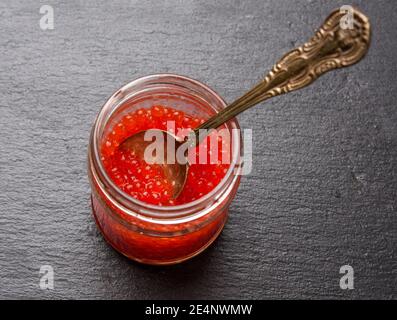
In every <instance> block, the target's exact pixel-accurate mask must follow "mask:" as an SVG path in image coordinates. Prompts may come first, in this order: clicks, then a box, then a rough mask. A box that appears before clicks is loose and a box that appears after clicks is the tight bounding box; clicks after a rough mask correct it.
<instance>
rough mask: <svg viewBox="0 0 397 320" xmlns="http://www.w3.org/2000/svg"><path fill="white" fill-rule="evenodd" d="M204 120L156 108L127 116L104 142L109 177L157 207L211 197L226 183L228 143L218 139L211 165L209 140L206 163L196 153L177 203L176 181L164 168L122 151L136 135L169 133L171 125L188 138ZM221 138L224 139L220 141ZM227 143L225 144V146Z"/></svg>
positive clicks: (159, 106)
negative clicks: (154, 131)
mask: <svg viewBox="0 0 397 320" xmlns="http://www.w3.org/2000/svg"><path fill="white" fill-rule="evenodd" d="M203 122H204V119H202V118H198V117H192V116H190V115H187V114H185V113H184V112H182V111H179V110H176V109H173V108H170V107H165V106H161V105H154V106H152V107H151V108H149V109H139V110H137V111H135V112H134V113H131V114H127V115H125V116H123V117H122V119H121V120H120V121H119V122H118V123H117V125H115V126H114V128H113V130H112V131H111V132H109V134H108V135H107V137H106V138H105V139H104V142H103V145H102V148H101V155H102V161H103V164H104V167H105V170H106V172H107V174H108V175H109V176H110V177H111V179H112V180H113V181H114V182H115V183H116V185H117V186H118V187H119V188H121V189H122V190H123V191H124V192H126V193H128V194H129V195H131V196H133V197H134V198H136V199H139V200H141V201H144V202H147V203H151V204H156V205H178V204H184V203H187V202H191V201H194V200H196V199H198V198H200V197H202V196H204V195H205V194H207V193H209V192H210V191H211V190H212V189H214V188H215V186H216V185H217V184H218V183H219V182H220V181H221V180H222V178H223V177H224V176H225V173H226V172H227V169H228V164H227V163H226V164H223V163H222V152H227V151H226V148H225V141H224V140H223V139H218V146H217V148H216V149H217V150H216V151H217V152H218V157H217V158H216V159H217V161H215V162H214V161H212V162H211V161H210V152H212V151H214V150H212V149H211V144H210V140H209V138H207V139H205V140H204V141H203V142H202V144H204V147H205V149H204V152H206V153H207V159H206V161H205V162H206V163H199V162H200V161H199V156H198V154H199V150H200V149H199V147H196V149H195V150H194V152H193V157H196V159H197V161H196V163H194V164H191V165H190V168H189V171H188V176H187V180H186V184H185V187H184V189H183V190H182V192H181V194H180V195H179V197H178V198H177V199H173V198H172V189H173V187H172V183H173V182H172V181H168V180H167V179H166V177H165V175H164V172H163V171H162V167H161V166H160V165H156V164H147V163H146V162H145V161H144V160H143V159H140V158H139V157H137V156H135V155H134V154H133V153H132V151H131V150H127V149H125V148H119V145H120V144H121V143H122V142H123V141H124V140H125V139H126V138H128V137H130V136H132V135H134V134H135V133H137V132H139V131H142V130H148V129H161V130H167V126H168V128H169V125H170V123H172V124H173V126H172V127H175V132H174V133H176V134H177V135H184V134H186V132H187V129H192V128H195V127H197V126H198V125H199V124H201V123H203ZM219 138H220V137H219ZM222 142H223V143H222Z"/></svg>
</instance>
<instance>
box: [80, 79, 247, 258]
mask: <svg viewBox="0 0 397 320" xmlns="http://www.w3.org/2000/svg"><path fill="white" fill-rule="evenodd" d="M153 105H164V106H167V107H170V108H173V109H176V110H180V111H183V112H184V113H185V114H186V115H189V116H193V117H195V116H197V117H201V118H204V119H207V118H209V117H210V116H211V115H213V114H215V113H217V112H219V111H220V110H221V109H223V108H225V107H226V104H225V102H224V101H223V100H222V98H221V97H220V96H219V95H217V94H216V93H215V92H214V91H212V90H211V89H210V88H208V87H207V86H205V85H203V84H202V83H200V82H198V81H195V80H192V79H189V78H186V77H182V76H178V75H172V74H158V75H151V76H147V77H143V78H140V79H137V80H135V81H132V82H130V83H128V84H127V85H125V86H124V87H122V88H121V89H120V90H118V91H117V92H116V93H114V94H113V95H112V96H111V97H110V98H109V100H108V101H107V102H106V103H105V105H104V106H103V108H102V110H101V111H100V113H99V114H98V116H97V119H96V121H95V123H94V126H93V128H92V132H91V136H90V141H89V147H88V176H89V180H90V184H91V190H92V196H91V200H92V212H93V215H94V218H95V221H96V223H97V226H98V228H99V229H100V231H101V232H102V234H103V236H104V237H105V239H106V240H107V242H109V243H110V244H111V245H112V247H114V248H115V249H116V250H117V251H119V252H120V253H122V254H123V255H125V256H127V257H128V258H130V259H133V260H135V261H138V262H141V263H146V264H154V265H161V264H174V263H179V262H182V261H184V260H187V259H189V258H191V257H193V256H195V255H197V254H199V253H200V252H202V251H203V250H205V249H206V248H207V247H208V246H209V245H210V244H211V243H212V242H213V241H214V240H215V239H216V238H217V236H218V235H219V234H220V232H221V231H222V229H223V226H224V224H225V222H226V219H227V215H228V207H229V205H230V202H231V201H232V199H233V198H234V196H235V194H236V191H237V188H238V186H239V183H240V170H241V166H240V155H241V153H242V141H241V135H240V130H236V129H240V128H239V125H238V122H237V120H236V119H232V120H230V121H228V122H227V123H226V124H225V125H224V128H226V129H227V131H228V133H229V134H230V137H231V139H230V153H231V154H230V165H229V167H228V170H227V172H226V173H225V176H224V177H223V179H222V180H221V181H220V182H219V184H218V185H217V186H216V187H215V188H214V189H213V190H212V191H210V192H209V193H207V194H205V195H204V196H202V197H200V198H198V199H196V200H194V201H192V202H188V203H184V204H180V205H174V206H159V205H153V204H149V203H146V202H143V201H140V200H137V199H136V198H134V197H132V196H130V195H129V194H127V193H125V192H124V191H122V190H121V189H120V188H119V187H118V186H117V185H116V184H115V183H114V181H112V179H111V178H110V177H109V175H108V174H107V172H106V170H105V168H104V164H103V158H102V157H101V153H100V152H101V146H102V145H103V143H104V139H105V137H106V135H107V133H109V132H110V131H111V130H113V128H114V126H115V125H117V124H118V123H119V121H120V119H121V118H122V117H123V116H125V115H128V114H131V113H133V112H135V111H136V110H138V109H142V108H143V109H148V108H151V107H152V106H153Z"/></svg>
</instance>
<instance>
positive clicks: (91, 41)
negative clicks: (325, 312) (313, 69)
mask: <svg viewBox="0 0 397 320" xmlns="http://www.w3.org/2000/svg"><path fill="white" fill-rule="evenodd" d="M43 4H50V5H52V6H53V7H54V10H55V30H47V31H42V30H41V29H40V27H39V19H40V18H41V15H40V13H39V8H40V6H41V5H43ZM342 4H346V1H326V0H322V1H308V0H307V1H304V0H300V1H286V0H282V1H281V0H272V1H265V0H244V1H226V0H225V1H219V0H216V1H212V0H211V1H209V0H208V1H193V0H188V1H182V0H175V1H120V2H118V1H117V2H112V1H105V0H103V1H83V0H82V1H63V3H58V2H55V1H50V0H48V1H19V0H18V1H16V0H6V1H4V0H2V1H1V3H0V45H1V49H0V177H1V179H0V211H1V212H0V298H121V299H124V298H132V299H135V298H141V299H149V298H253V299H260V298H396V297H397V288H396V286H397V265H396V256H395V249H396V240H397V235H396V232H397V225H396V211H397V203H396V198H397V194H396V191H397V144H396V138H397V130H396V123H397V109H396V99H397V94H396V89H397V85H396V80H397V79H396V73H397V67H396V64H397V58H396V50H397V41H396V29H397V22H396V21H397V20H396V19H395V14H396V13H397V2H396V1H394V0H390V1H355V2H354V4H357V5H358V6H359V7H360V8H361V9H362V10H363V11H364V12H365V13H367V14H368V15H369V17H370V18H371V21H372V25H373V41H372V47H371V49H370V51H369V54H368V55H367V57H366V58H365V60H363V61H362V62H361V63H360V64H358V65H356V66H354V67H352V68H350V69H344V70H339V71H336V72H332V73H329V74H327V75H325V76H324V77H323V78H322V79H321V80H320V81H318V82H317V83H315V84H314V85H312V86H311V87H308V88H306V89H304V90H301V91H298V92H295V93H292V94H288V95H286V96H282V97H279V98H275V99H273V100H271V101H268V102H267V103H265V104H263V105H260V106H258V107H256V108H255V109H252V110H251V111H249V112H246V113H245V114H243V115H241V116H239V120H240V123H241V126H242V127H243V128H252V129H253V132H254V137H255V143H254V156H253V157H254V159H253V161H254V168H253V172H252V174H251V175H249V176H246V177H244V178H243V180H242V183H241V187H240V189H239V192H238V195H237V197H236V199H235V201H234V202H233V204H232V205H231V209H230V220H229V222H228V224H227V225H226V227H225V230H224V232H223V233H222V235H221V237H220V238H219V239H218V241H216V243H215V245H213V246H212V247H211V248H210V249H209V250H207V251H206V252H205V253H203V254H201V255H200V256H199V257H196V258H195V259H193V260H191V261H189V262H187V263H184V264H181V265H176V266H172V267H162V268H156V267H147V266H142V265H138V264H135V263H132V262H130V261H128V260H127V259H125V258H123V257H122V256H120V255H119V254H117V253H116V252H115V251H113V250H112V249H111V248H110V247H109V246H108V245H107V244H106V243H105V242H104V240H103V239H102V237H101V235H100V234H99V233H98V231H97V230H96V227H95V225H94V222H93V219H92V217H91V214H90V206H89V194H90V190H89V185H88V182H87V176H86V162H85V161H86V149H87V142H88V136H89V130H90V127H91V124H92V122H93V120H94V117H95V115H96V114H97V112H98V111H99V109H100V107H101V106H102V104H103V103H104V102H105V100H106V99H107V98H108V97H109V95H110V94H111V93H113V92H114V91H115V90H116V89H118V88H119V87H120V86H121V85H123V84H124V83H126V82H128V81H129V80H132V79H134V78H137V77H140V76H143V75H147V74H150V73H160V72H172V73H178V74H183V75H187V76H191V77H193V78H196V79H198V80H200V81H202V82H204V83H206V84H208V85H209V86H211V87H212V88H214V89H215V90H216V91H218V92H219V93H220V94H221V95H222V96H224V97H225V99H226V100H227V101H229V102H230V101H232V100H233V99H234V98H236V97H237V96H239V95H240V94H242V93H243V92H244V91H245V90H246V89H248V88H250V87H251V86H252V85H253V84H255V83H256V82H257V80H259V79H260V78H261V76H262V75H264V74H265V72H266V71H267V70H268V69H269V68H270V67H271V66H272V65H273V63H274V62H275V61H276V60H277V59H278V58H279V57H280V56H281V55H282V54H283V53H285V52H286V51H287V50H290V49H292V48H293V47H294V46H296V45H299V44H301V43H302V42H304V41H306V40H307V39H308V38H309V37H310V36H311V35H312V33H313V30H314V29H315V28H316V27H318V26H319V25H320V24H321V23H322V21H323V20H324V18H325V17H326V16H327V15H328V13H329V12H330V11H331V10H332V9H334V8H336V7H338V6H340V5H342ZM43 264H50V265H52V266H53V267H54V269H55V289H54V290H52V291H42V290H40V288H39V268H40V266H41V265H43ZM344 264H350V265H352V266H353V268H354V271H355V289H354V290H347V291H344V290H341V289H340V288H339V278H340V275H339V268H340V266H342V265H344Z"/></svg>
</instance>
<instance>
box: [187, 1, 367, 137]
mask: <svg viewBox="0 0 397 320" xmlns="http://www.w3.org/2000/svg"><path fill="white" fill-rule="evenodd" d="M345 15H346V13H343V12H340V10H339V9H338V10H335V11H333V12H332V13H331V14H330V15H329V16H328V18H327V19H326V20H325V22H324V24H323V25H322V26H321V27H320V29H319V30H318V31H317V32H316V33H315V35H314V37H313V38H312V39H310V40H309V41H308V42H306V43H305V44H304V45H302V46H301V47H299V48H296V49H294V50H292V51H290V52H288V53H287V54H286V55H284V56H283V57H282V58H281V59H280V61H279V62H277V63H276V64H275V65H274V67H273V68H272V70H271V71H270V72H269V73H268V75H267V76H266V77H265V79H263V80H262V81H261V82H260V83H259V84H257V85H256V86H255V87H254V88H252V89H251V90H250V91H248V92H247V93H246V94H244V95H243V96H242V97H240V98H239V99H237V100H236V101H234V102H233V103H232V104H230V105H229V106H228V107H227V108H225V109H223V110H222V111H220V112H219V113H218V114H216V115H215V116H214V117H212V118H210V119H209V120H207V121H206V122H204V123H203V124H202V125H201V126H200V127H198V128H196V129H195V130H194V134H195V136H196V138H197V139H196V142H197V143H199V139H198V137H199V130H200V129H213V128H217V127H219V126H220V125H221V124H223V123H225V122H226V121H228V120H230V119H231V118H233V117H235V116H236V115H238V114H239V113H240V112H243V111H244V110H246V109H248V108H250V107H252V106H254V105H256V104H258V103H259V102H262V101H264V100H266V99H269V98H272V97H275V96H278V95H280V94H283V93H287V92H290V91H294V90H298V89H301V88H303V87H306V86H308V85H309V84H311V83H313V82H314V81H315V80H316V79H317V78H318V77H319V76H321V75H322V74H324V73H326V72H327V71H330V70H333V69H337V68H342V67H347V66H350V65H352V64H354V63H356V62H358V61H359V60H361V58H363V57H364V55H365V53H366V52H367V50H368V47H369V44H370V36H371V35H370V23H369V20H368V18H367V17H366V16H365V15H364V14H363V13H361V12H360V11H358V10H357V9H355V8H353V12H352V15H351V19H352V22H353V23H352V25H350V26H348V27H350V28H343V26H344V21H341V20H342V19H345V18H346V17H345ZM200 138H201V139H202V138H203V137H200Z"/></svg>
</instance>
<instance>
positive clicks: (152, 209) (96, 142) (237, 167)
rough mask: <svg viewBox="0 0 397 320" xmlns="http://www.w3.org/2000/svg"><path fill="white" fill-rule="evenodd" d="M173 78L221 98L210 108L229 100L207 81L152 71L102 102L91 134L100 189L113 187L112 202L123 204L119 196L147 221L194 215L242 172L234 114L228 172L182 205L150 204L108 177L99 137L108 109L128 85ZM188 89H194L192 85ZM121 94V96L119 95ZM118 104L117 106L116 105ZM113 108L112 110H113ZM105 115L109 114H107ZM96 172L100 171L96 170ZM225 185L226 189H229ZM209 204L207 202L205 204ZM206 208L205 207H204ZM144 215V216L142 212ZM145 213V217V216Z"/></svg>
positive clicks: (106, 190) (106, 191) (126, 209)
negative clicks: (124, 189)
mask: <svg viewBox="0 0 397 320" xmlns="http://www.w3.org/2000/svg"><path fill="white" fill-rule="evenodd" d="M170 80H175V81H182V82H186V83H187V84H190V85H192V86H195V87H197V88H199V89H201V90H204V91H205V92H206V93H208V94H210V95H211V97H212V98H215V99H216V100H217V102H219V104H220V106H221V108H220V109H219V108H218V109H219V110H218V109H216V108H215V106H212V105H211V108H212V109H213V110H214V111H215V112H219V111H220V110H221V109H223V108H225V107H226V102H225V101H224V100H223V99H222V98H221V96H220V95H219V94H217V93H216V92H215V91H214V90H212V89H211V88H209V87H208V86H206V85H205V84H203V83H201V82H200V81H197V80H194V79H191V78H188V77H186V76H181V75H177V74H170V73H161V74H152V75H147V76H144V77H141V78H138V79H136V80H133V81H130V82H128V83H127V84H125V85H123V86H122V87H121V88H120V89H118V90H117V91H116V92H114V93H113V94H112V95H111V96H110V97H109V99H107V101H106V102H105V104H104V105H103V106H102V108H101V110H100V112H99V114H98V116H97V117H96V120H95V123H94V126H93V129H92V131H91V137H90V148H89V165H90V164H92V165H93V167H94V168H95V169H96V170H97V171H98V173H99V176H98V175H96V174H94V178H95V179H96V182H97V185H98V186H99V187H100V188H101V189H102V190H101V191H102V192H103V193H104V194H105V195H106V196H108V197H109V196H110V195H109V191H110V190H111V191H113V193H114V194H112V196H115V195H116V196H117V200H118V201H113V200H115V199H113V197H109V200H111V201H112V202H113V204H114V205H116V206H120V203H118V202H119V201H120V200H121V202H122V203H123V206H122V207H121V208H120V209H122V210H123V211H124V212H126V213H127V214H130V215H132V216H134V217H140V218H143V219H144V220H148V221H153V218H154V219H156V220H157V219H160V220H163V219H172V218H181V217H186V216H190V215H191V214H192V213H193V215H195V213H196V211H197V210H194V209H195V208H197V207H198V206H200V205H204V204H205V203H207V202H208V201H210V200H211V199H213V198H214V197H215V196H216V195H219V197H220V196H221V194H222V193H223V192H222V188H223V189H225V188H226V189H227V187H228V186H229V185H234V184H235V183H236V182H238V180H239V177H238V176H239V175H240V171H241V164H240V162H239V161H240V149H241V146H242V141H241V135H240V126H239V124H238V121H237V119H236V118H233V119H231V120H229V121H228V122H227V123H226V125H227V127H228V128H229V129H230V128H232V129H238V130H232V139H231V141H232V148H231V150H232V157H231V163H230V166H229V168H228V171H227V172H226V174H225V176H224V177H223V178H222V180H221V181H220V182H219V183H218V185H217V186H216V187H215V188H214V189H213V190H211V191H210V192H209V193H207V194H205V195H204V196H202V197H200V198H198V199H196V200H194V201H191V202H188V203H184V204H179V205H174V206H168V205H167V206H161V205H154V204H149V203H146V202H144V201H141V200H138V199H136V198H134V197H132V196H130V195H129V194H127V193H126V192H124V191H123V190H121V189H120V188H119V187H118V186H117V185H116V184H115V183H114V182H113V181H112V179H111V178H110V177H109V175H108V174H107V172H106V170H105V168H104V165H103V162H102V159H101V156H100V139H99V134H100V129H101V127H100V125H101V124H102V123H103V122H104V121H105V123H106V121H107V120H109V118H110V116H111V114H112V113H110V114H108V115H106V112H108V111H109V110H108V108H110V107H113V108H114V110H116V109H117V107H119V106H121V105H122V104H123V103H125V102H126V101H127V100H128V99H129V98H130V96H129V95H128V94H126V95H125V92H126V91H128V89H131V88H133V87H136V86H139V85H143V84H145V83H150V82H153V83H154V84H175V83H171V82H170ZM188 89H191V88H190V87H189V88H188ZM120 95H121V97H119V96H120ZM116 99H121V100H120V101H119V102H118V103H116V104H115V103H114V102H115V101H114V100H116ZM115 105H116V107H114V106H115ZM114 110H113V111H114ZM105 116H106V117H105ZM96 173H97V172H96ZM226 189H225V190H226ZM131 207H133V208H134V209H139V214H137V213H136V212H135V210H134V211H131V210H133V209H132V208H131ZM204 207H205V208H207V207H208V206H204ZM204 211H206V210H204ZM141 215H143V216H141ZM202 215H205V212H204V213H202V214H200V216H202ZM144 216H146V217H144Z"/></svg>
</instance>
